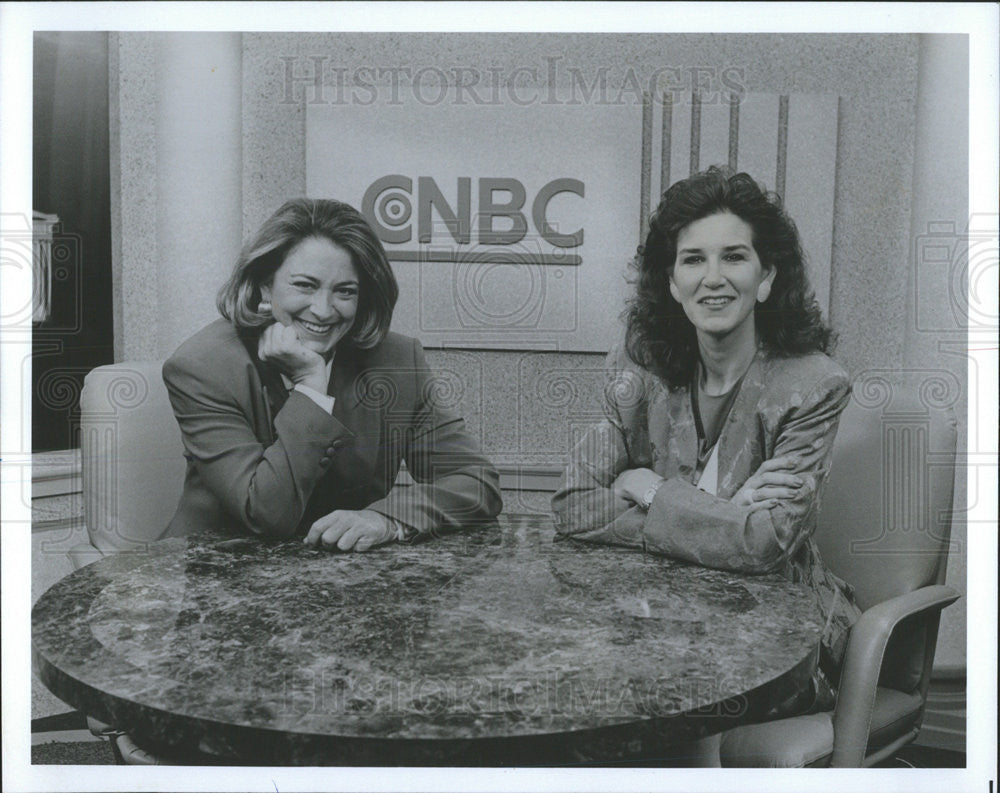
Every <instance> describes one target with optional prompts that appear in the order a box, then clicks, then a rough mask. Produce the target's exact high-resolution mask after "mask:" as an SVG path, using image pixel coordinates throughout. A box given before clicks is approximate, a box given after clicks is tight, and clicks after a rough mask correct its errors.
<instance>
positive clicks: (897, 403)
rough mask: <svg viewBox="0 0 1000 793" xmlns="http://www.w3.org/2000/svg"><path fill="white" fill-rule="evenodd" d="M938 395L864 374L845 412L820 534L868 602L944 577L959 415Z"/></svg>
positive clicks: (837, 567) (840, 571) (827, 555)
mask: <svg viewBox="0 0 1000 793" xmlns="http://www.w3.org/2000/svg"><path fill="white" fill-rule="evenodd" d="M936 396H939V394H938V393H937V392H935V391H932V389H930V388H926V387H925V388H924V389H923V390H922V391H919V392H918V391H916V390H915V389H911V388H908V387H906V386H902V385H890V384H889V383H887V382H886V381H885V380H884V379H882V378H878V379H877V380H873V379H871V378H869V379H865V378H861V379H859V380H858V381H857V382H856V383H855V386H854V391H853V394H852V396H851V401H850V403H849V404H848V406H847V408H846V410H845V411H844V413H843V415H842V416H841V420H840V429H839V431H838V433H837V440H836V442H835V444H834V448H833V464H832V468H831V470H830V475H829V477H828V478H827V483H826V489H825V491H824V494H823V501H822V506H821V509H820V515H819V521H818V526H817V529H816V535H815V539H816V543H817V545H818V547H819V549H820V553H821V554H822V556H823V560H824V561H825V562H826V564H827V565H828V566H829V567H830V569H831V570H832V571H833V572H834V573H836V574H837V575H838V576H840V577H841V578H843V579H844V580H845V581H847V582H848V583H850V584H851V585H852V586H853V587H854V589H855V595H856V598H857V601H858V605H859V606H860V607H861V608H862V609H867V608H869V607H870V606H873V605H875V604H876V603H881V602H883V601H885V600H888V599H889V598H892V597H895V596H896V595H901V594H904V593H906V592H912V591H913V590H915V589H918V588H919V587H922V586H927V585H929V584H940V583H944V574H945V568H946V567H947V561H948V551H949V549H950V546H951V520H952V497H953V495H954V479H955V464H956V458H955V450H956V440H957V426H956V424H957V423H956V420H955V412H954V410H953V409H952V408H951V405H950V404H942V401H943V400H940V399H938V400H936V399H935V397H936Z"/></svg>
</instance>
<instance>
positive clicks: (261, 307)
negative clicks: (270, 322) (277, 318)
mask: <svg viewBox="0 0 1000 793" xmlns="http://www.w3.org/2000/svg"><path fill="white" fill-rule="evenodd" d="M257 313H258V314H270V313H271V301H270V300H261V301H260V302H259V303H258V304H257Z"/></svg>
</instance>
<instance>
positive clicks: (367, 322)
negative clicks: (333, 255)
mask: <svg viewBox="0 0 1000 793" xmlns="http://www.w3.org/2000/svg"><path fill="white" fill-rule="evenodd" d="M310 237H321V238H325V239H328V240H330V242H332V243H334V244H335V245H339V246H340V247H341V248H343V249H344V250H346V251H347V252H348V253H349V254H350V255H351V260H352V262H353V264H354V267H355V268H356V269H357V271H358V277H359V280H360V284H359V285H358V315H357V318H356V320H355V322H354V326H353V327H352V328H351V332H350V335H349V336H348V337H347V338H346V339H345V341H347V342H349V343H350V344H352V345H353V346H355V347H358V348H361V349H367V348H371V347H374V346H376V345H377V344H378V343H379V342H381V341H382V339H384V338H385V334H386V333H388V332H389V324H390V322H391V321H392V310H393V308H395V306H396V300H397V298H398V297H399V286H398V285H397V283H396V277H395V275H393V272H392V268H391V267H390V266H389V260H388V259H387V258H386V255H385V249H384V248H383V247H382V243H381V242H379V239H378V237H376V236H375V232H373V231H372V229H371V226H369V225H368V222H367V221H366V220H365V219H364V217H363V216H362V215H361V213H360V212H358V211H357V210H356V209H354V208H353V207H351V206H349V205H347V204H345V203H343V202H341V201H334V200H332V199H324V198H294V199H292V200H291V201H288V202H286V203H285V204H284V205H282V207H281V208H280V209H279V210H278V211H277V212H275V213H274V214H273V215H271V217H270V218H268V219H267V221H266V222H265V223H264V225H263V226H261V227H260V230H259V231H258V232H257V233H256V234H255V235H254V236H253V237H252V238H251V239H250V241H249V242H247V244H246V245H244V247H243V250H242V251H240V255H239V258H238V259H237V260H236V266H235V267H234V268H233V272H232V275H230V276H229V279H228V280H227V281H226V283H224V284H223V285H222V288H221V289H220V290H219V294H218V295H217V296H216V300H215V304H216V306H217V307H218V309H219V313H221V314H222V316H224V317H225V318H226V319H228V320H229V321H230V322H232V323H233V325H234V326H235V327H236V328H237V329H239V330H255V329H260V328H263V327H264V326H265V325H267V324H268V323H270V322H271V321H273V318H272V317H271V315H270V314H269V313H263V314H262V313H260V312H259V311H258V307H259V305H260V301H261V292H260V288H261V286H263V285H265V284H268V283H270V281H271V279H272V278H273V277H274V273H275V271H277V269H278V268H279V267H281V265H282V263H283V262H284V261H285V257H286V256H288V254H289V253H290V252H291V251H292V249H293V248H294V247H295V246H296V245H298V244H299V243H300V242H302V241H303V240H306V239H309V238H310Z"/></svg>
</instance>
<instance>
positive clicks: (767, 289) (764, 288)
mask: <svg viewBox="0 0 1000 793" xmlns="http://www.w3.org/2000/svg"><path fill="white" fill-rule="evenodd" d="M770 296H771V282H770V281H764V282H763V283H762V284H761V285H760V286H758V287H757V302H758V303H763V302H764V301H766V300H767V299H768V298H769V297H770Z"/></svg>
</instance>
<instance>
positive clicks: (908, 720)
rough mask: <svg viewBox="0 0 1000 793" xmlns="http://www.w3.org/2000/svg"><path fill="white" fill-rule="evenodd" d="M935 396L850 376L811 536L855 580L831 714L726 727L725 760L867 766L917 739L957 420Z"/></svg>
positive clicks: (941, 592)
mask: <svg viewBox="0 0 1000 793" xmlns="http://www.w3.org/2000/svg"><path fill="white" fill-rule="evenodd" d="M940 396H941V394H940V393H939V392H936V391H934V390H933V389H931V388H926V387H925V388H923V389H922V390H921V391H920V393H919V394H917V393H915V392H914V390H913V389H907V388H904V387H902V386H890V385H889V384H888V383H887V382H886V381H885V380H884V379H882V378H881V377H874V378H870V379H869V380H868V381H867V382H863V381H859V382H858V383H856V384H855V388H854V394H853V397H852V399H851V402H850V404H849V405H848V407H847V409H846V410H845V411H844V414H843V416H842V418H841V422H840V430H839V433H838V435H837V440H836V442H835V445H834V451H833V466H832V468H831V472H830V476H829V479H828V481H827V486H826V490H825V493H824V497H823V502H822V506H821V512H820V517H819V524H818V527H817V530H816V535H815V539H816V542H817V544H818V546H819V549H820V553H821V554H822V556H823V559H824V561H825V562H826V563H827V565H828V566H829V567H830V569H831V570H832V571H833V572H834V573H836V574H837V575H839V576H840V577H841V578H843V579H845V580H846V581H848V582H849V583H850V584H852V585H853V586H854V588H855V594H856V598H857V602H858V605H859V606H860V607H861V608H862V609H863V614H862V615H861V617H860V618H859V619H858V621H857V622H856V623H855V625H854V626H853V627H852V629H851V633H850V637H849V641H848V647H847V652H846V655H845V659H844V663H843V666H842V676H841V680H840V691H839V696H838V700H837V704H836V707H835V709H834V710H833V711H832V712H827V713H816V714H812V715H807V716H799V717H795V718H789V719H782V720H779V721H773V722H768V723H764V724H751V725H745V726H742V727H738V728H736V729H734V730H731V731H729V732H727V733H725V734H724V735H723V736H722V741H721V747H720V749H721V760H722V765H723V766H726V767H800V766H837V767H862V766H871V765H874V764H875V763H878V762H880V761H881V760H883V759H885V758H887V757H889V756H891V755H892V754H893V753H894V752H895V751H896V750H897V749H899V747H901V746H904V745H905V744H907V743H909V742H910V741H912V740H914V739H915V738H916V737H917V734H918V733H919V731H920V724H921V722H922V719H923V714H924V706H925V704H926V700H927V689H928V686H929V684H930V675H931V667H932V664H933V660H934V650H935V645H936V643H937V632H938V623H939V620H940V614H941V609H943V608H944V607H945V606H947V605H949V604H950V603H953V602H954V601H955V600H957V599H958V597H959V595H958V593H957V592H956V591H955V590H953V589H951V588H950V587H947V586H944V585H943V584H944V576H945V568H946V567H947V561H948V551H949V548H950V544H951V542H950V527H951V518H952V496H953V488H954V484H953V482H954V474H955V464H956V437H957V432H956V421H955V416H954V411H953V410H952V409H951V407H950V405H947V404H943V402H944V400H942V399H940V398H939V397H940Z"/></svg>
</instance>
